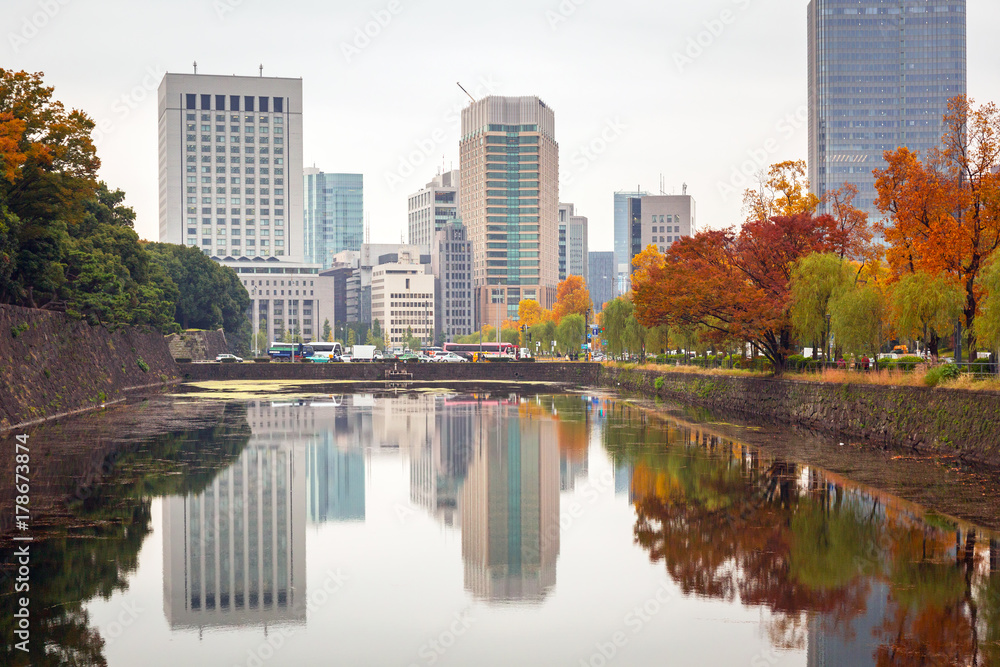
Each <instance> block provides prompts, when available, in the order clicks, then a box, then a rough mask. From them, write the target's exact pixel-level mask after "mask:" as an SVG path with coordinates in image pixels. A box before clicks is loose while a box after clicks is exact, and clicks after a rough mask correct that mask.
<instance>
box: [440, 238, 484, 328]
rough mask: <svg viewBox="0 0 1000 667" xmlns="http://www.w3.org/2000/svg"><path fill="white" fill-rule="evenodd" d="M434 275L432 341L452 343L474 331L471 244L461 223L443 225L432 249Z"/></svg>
mask: <svg viewBox="0 0 1000 667" xmlns="http://www.w3.org/2000/svg"><path fill="white" fill-rule="evenodd" d="M431 272H432V273H433V274H434V295H435V297H434V303H435V305H436V308H435V310H434V340H435V342H437V341H438V340H443V341H453V340H455V336H467V335H469V334H471V333H472V332H473V331H475V327H476V322H475V314H476V313H475V307H474V305H473V290H472V242H471V241H469V237H468V231H467V230H466V228H465V226H464V225H463V224H462V221H461V220H452V221H450V222H447V223H445V225H444V227H442V228H441V229H440V230H438V232H437V233H436V234H435V235H434V244H433V246H432V247H431Z"/></svg>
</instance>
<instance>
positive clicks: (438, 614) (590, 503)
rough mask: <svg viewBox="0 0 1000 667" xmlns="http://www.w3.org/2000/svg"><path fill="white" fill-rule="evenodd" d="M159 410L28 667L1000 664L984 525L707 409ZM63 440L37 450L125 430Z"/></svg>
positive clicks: (520, 404) (539, 405) (48, 597)
mask: <svg viewBox="0 0 1000 667" xmlns="http://www.w3.org/2000/svg"><path fill="white" fill-rule="evenodd" d="M145 409H146V411H147V412H146V413H145V415H144V416H142V418H141V419H139V421H142V422H144V423H145V424H146V425H147V428H152V427H151V426H149V425H150V424H153V423H157V422H158V420H159V421H162V418H163V415H164V414H168V415H169V416H170V419H171V420H175V421H170V420H167V421H166V422H164V424H165V426H164V428H165V432H164V433H162V434H159V435H155V436H153V435H148V434H147V435H145V436H143V435H141V434H139V433H135V432H129V435H128V437H125V435H123V433H124V432H126V431H128V429H126V428H124V427H122V425H121V422H120V421H119V422H115V424H116V426H115V431H116V432H117V433H118V439H120V440H124V441H126V442H130V443H131V444H130V445H128V446H127V447H126V450H125V451H126V453H125V454H123V455H120V456H118V457H116V458H114V460H113V465H111V466H106V467H105V471H106V472H107V474H106V475H103V476H101V477H100V478H99V479H98V480H97V481H95V482H93V483H92V484H91V485H90V486H89V487H88V491H87V492H86V493H82V494H81V493H79V492H77V493H76V496H77V499H76V500H75V501H74V502H72V503H71V504H70V506H69V511H68V513H67V514H68V517H67V518H66V520H65V521H64V522H63V523H62V524H61V523H60V522H59V521H53V522H52V525H51V526H49V527H48V528H46V530H47V531H48V533H49V534H50V535H52V536H53V537H52V539H48V540H46V541H44V542H40V543H36V544H35V551H34V552H33V553H34V554H35V560H34V561H33V565H32V567H33V573H32V576H33V582H34V583H33V588H32V596H33V597H32V600H33V601H32V605H33V606H32V608H33V610H35V613H36V614H37V615H38V616H37V618H39V619H43V620H44V622H45V624H46V629H45V630H42V629H41V628H38V627H36V628H35V635H34V638H33V640H32V641H33V648H34V649H35V651H36V652H35V654H34V656H33V660H32V664H69V663H71V662H75V663H76V664H108V665H113V666H114V665H140V664H141V665H165V666H166V665H170V666H173V665H251V666H252V665H269V666H270V665H274V666H277V665H328V664H336V665H400V666H404V667H406V666H410V665H428V666H429V665H572V666H577V665H592V666H594V667H599V666H601V665H607V664H614V665H653V664H677V665H751V666H752V667H770V666H773V665H875V664H880V665H881V664H885V665H904V664H905V665H910V664H979V665H982V664H998V661H1000V573H998V568H1000V563H998V562H997V558H998V548H997V535H996V534H994V533H991V532H990V531H987V530H985V529H983V528H980V527H977V526H975V525H972V524H968V523H965V522H963V521H959V520H956V519H952V518H950V517H948V516H946V515H943V514H938V513H934V512H928V511H925V510H924V509H923V508H922V507H920V506H918V505H915V504H912V503H910V502H907V501H905V500H902V499H900V498H898V497H896V496H894V495H892V494H890V493H888V492H886V491H885V490H877V489H874V488H872V487H868V486H863V485H860V484H858V483H855V482H852V481H850V480H848V479H846V478H844V477H842V476H839V475H836V474H833V473H830V472H827V471H826V470H824V469H821V468H818V467H813V466H809V465H805V464H802V463H796V462H794V461H793V460H791V459H789V458H787V456H786V455H785V453H784V452H783V450H782V444H781V443H778V444H776V445H775V446H774V447H771V448H769V447H766V446H765V447H759V446H757V444H755V443H756V441H759V440H761V439H762V438H763V439H764V440H769V439H772V436H771V435H767V434H765V435H764V436H762V435H761V434H759V433H755V431H753V430H744V431H743V432H744V433H745V434H746V437H745V438H732V437H729V435H728V434H729V433H731V432H732V431H733V430H734V429H736V430H737V432H739V428H738V427H736V426H733V425H720V424H711V423H706V422H707V421H708V420H709V419H710V417H706V416H704V415H697V414H693V413H682V412H675V413H672V414H671V415H669V416H667V417H665V418H662V419H661V418H660V417H658V416H656V415H654V414H652V413H650V412H647V411H644V410H642V409H640V408H639V407H637V406H635V405H633V404H631V403H628V402H625V401H622V400H621V399H615V398H612V397H608V396H581V395H559V396H531V395H509V394H506V393H503V392H501V393H494V394H480V395H475V394H451V393H412V394H401V395H399V396H374V395H362V394H358V395H346V396H340V395H322V396H297V395H289V396H275V397H270V398H263V399H260V398H257V399H252V400H239V401H229V402H225V403H222V402H217V401H211V400H207V399H203V398H192V397H178V398H172V399H168V400H163V399H161V400H160V401H159V402H156V401H154V402H152V403H151V404H150V407H146V408H145ZM123 412H125V411H123ZM196 412H197V413H198V414H197V419H196V423H194V425H193V426H192V424H191V423H187V422H183V419H195V417H194V416H192V415H194V414H195V413H196ZM176 420H180V421H176ZM180 423H185V424H186V426H185V428H183V429H179V428H178V426H179V424H180ZM61 428H63V430H60V429H53V430H51V431H46V430H44V429H42V430H39V432H37V433H35V434H34V435H33V436H32V437H33V438H35V441H36V442H37V441H39V440H40V439H41V438H44V437H52V438H56V437H61V438H80V437H81V433H84V432H87V433H90V434H91V435H93V434H94V433H99V432H104V433H105V435H106V436H107V435H108V433H107V431H108V430H109V425H108V424H107V423H104V422H102V421H101V419H100V418H97V417H95V418H92V419H91V420H90V421H86V420H83V421H81V423H80V425H79V426H75V427H74V426H72V425H71V426H69V427H61ZM74 429H76V430H74ZM140 430H141V429H140ZM114 440H115V438H113V437H111V438H110V439H109V442H108V445H109V446H110V445H113V444H115V443H114V442H112V441H114ZM784 446H787V442H786V443H784ZM825 446H826V447H837V445H836V443H826V444H825ZM817 447H819V445H817ZM934 469H935V466H933V465H931V466H930V467H929V469H923V470H924V472H923V473H921V474H926V475H927V480H928V485H929V486H930V487H934V483H933V479H936V478H937V476H938V473H937V472H935V471H934ZM940 474H941V475H948V474H951V473H950V472H948V471H943V472H941V473H940ZM939 482H940V480H939ZM56 487H58V484H57V482H53V488H56ZM979 511H981V508H978V509H975V510H974V512H979ZM66 524H68V525H66ZM6 555H7V554H6V553H5V556H6ZM991 559H992V560H991ZM991 572H992V574H991ZM4 586H5V590H4V593H7V590H8V589H9V584H7V583H5V584H4ZM7 605H8V600H7V599H5V600H4V608H5V609H7V608H9V607H8V606H7ZM10 622H11V620H10V618H9V615H8V614H6V612H5V618H4V622H3V625H4V627H3V631H4V633H5V636H10V626H9V624H10ZM43 639H44V642H47V643H48V648H47V649H44V650H47V654H46V655H43V654H42V651H43V646H44V643H43ZM10 656H11V653H10V652H9V651H8V653H7V657H8V658H10ZM15 657H17V658H18V659H20V657H22V656H15ZM103 661H106V663H105V662H103ZM18 664H21V663H18ZM24 664H26V663H24Z"/></svg>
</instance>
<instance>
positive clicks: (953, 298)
mask: <svg viewBox="0 0 1000 667" xmlns="http://www.w3.org/2000/svg"><path fill="white" fill-rule="evenodd" d="M998 277H1000V276H998ZM889 296H890V303H891V306H892V316H893V321H894V323H895V325H896V332H897V333H898V334H899V335H900V336H908V337H910V338H920V339H921V340H922V341H924V345H926V346H927V347H928V349H929V351H930V353H931V354H933V355H937V353H938V341H939V339H940V338H941V337H942V336H950V335H951V334H952V332H954V331H955V322H956V320H958V318H959V317H961V315H962V308H963V306H964V305H965V294H964V292H963V291H962V289H961V287H960V286H959V285H958V284H957V283H956V282H955V280H954V279H951V278H949V277H948V276H946V275H945V274H943V273H942V274H938V275H936V276H931V275H929V274H927V273H924V272H923V271H918V272H916V273H909V274H907V275H905V276H903V277H902V278H900V280H899V282H897V283H896V284H894V285H893V286H892V289H891V290H890V293H889ZM984 312H985V308H984Z"/></svg>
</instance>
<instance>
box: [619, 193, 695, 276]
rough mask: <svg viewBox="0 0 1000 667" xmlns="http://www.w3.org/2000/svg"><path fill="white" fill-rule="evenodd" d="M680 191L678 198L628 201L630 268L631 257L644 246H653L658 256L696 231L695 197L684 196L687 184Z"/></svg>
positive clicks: (651, 196) (640, 198) (652, 196)
mask: <svg viewBox="0 0 1000 667" xmlns="http://www.w3.org/2000/svg"><path fill="white" fill-rule="evenodd" d="M683 192H684V194H681V195H646V196H644V197H633V198H631V199H629V200H628V206H629V220H630V221H631V222H630V223H629V226H630V230H631V241H630V254H629V266H631V263H632V258H634V257H635V256H636V255H638V254H639V253H641V252H642V251H643V250H645V249H646V246H649V245H653V246H656V248H657V250H659V251H660V252H661V253H662V252H666V251H667V249H669V248H670V246H671V244H673V243H674V241H677V240H679V239H680V238H681V237H683V236H691V235H692V234H694V233H695V232H696V231H697V221H696V219H695V202H694V198H693V197H692V196H691V195H689V194H687V186H686V185H685V186H684V190H683ZM634 269H635V267H632V270H634ZM629 276H631V271H630V272H629ZM629 288H630V289H631V279H630V280H629Z"/></svg>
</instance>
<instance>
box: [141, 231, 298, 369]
mask: <svg viewBox="0 0 1000 667" xmlns="http://www.w3.org/2000/svg"><path fill="white" fill-rule="evenodd" d="M146 248H147V249H148V250H149V252H150V256H151V258H152V259H153V261H155V262H156V263H157V264H159V265H160V267H161V268H162V269H163V271H164V272H165V273H166V274H167V275H168V276H170V278H171V280H173V282H174V284H175V285H177V287H178V289H179V294H178V298H177V302H176V308H175V311H174V318H175V320H176V321H177V323H178V324H180V325H181V327H182V328H184V329H208V330H211V329H218V328H220V327H221V328H222V329H223V330H224V331H225V333H226V339H227V340H228V341H229V345H230V347H231V348H233V350H234V351H235V352H236V354H247V353H248V352H249V349H250V334H251V323H250V319H249V317H248V316H247V314H248V313H249V311H250V295H249V294H248V293H247V290H246V288H245V287H244V286H243V283H242V282H241V281H240V278H239V276H238V275H237V273H236V271H234V270H233V269H232V268H229V267H226V266H222V265H221V264H217V263H216V262H213V261H212V260H211V259H210V258H209V257H207V256H206V255H205V254H204V253H202V252H201V251H200V250H199V249H198V248H193V247H185V246H180V245H173V244H170V243H149V244H146ZM282 331H284V329H283V328H282ZM278 339H279V340H280V337H279V338H278ZM287 342H291V341H287Z"/></svg>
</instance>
